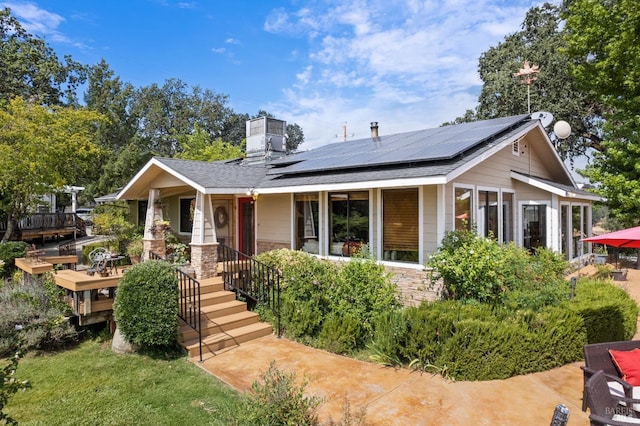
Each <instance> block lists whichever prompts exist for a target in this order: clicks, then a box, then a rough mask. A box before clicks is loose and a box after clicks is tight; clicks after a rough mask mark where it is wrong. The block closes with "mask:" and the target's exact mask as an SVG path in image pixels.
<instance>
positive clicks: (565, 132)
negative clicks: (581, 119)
mask: <svg viewBox="0 0 640 426" xmlns="http://www.w3.org/2000/svg"><path fill="white" fill-rule="evenodd" d="M553 133H555V134H556V136H557V137H558V138H559V139H566V138H568V137H569V135H571V126H570V125H569V123H567V122H566V121H564V120H560V121H557V122H556V124H554V125H553Z"/></svg>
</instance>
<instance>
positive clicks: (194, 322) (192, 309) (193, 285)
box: [149, 251, 202, 362]
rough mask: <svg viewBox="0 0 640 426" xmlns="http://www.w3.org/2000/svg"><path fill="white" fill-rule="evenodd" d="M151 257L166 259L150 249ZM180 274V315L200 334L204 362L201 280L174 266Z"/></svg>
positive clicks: (199, 342)
mask: <svg viewBox="0 0 640 426" xmlns="http://www.w3.org/2000/svg"><path fill="white" fill-rule="evenodd" d="M149 259H152V260H164V261H166V259H164V258H163V257H162V256H160V255H158V254H156V253H154V252H152V251H150V252H149ZM174 269H175V270H176V274H177V276H178V297H179V311H178V317H180V319H181V320H183V321H184V322H185V324H187V325H188V326H189V327H190V328H191V329H192V330H194V331H195V332H196V333H197V334H198V345H199V351H200V362H202V318H201V312H200V281H198V280H197V279H195V278H193V277H192V276H190V275H189V274H187V273H185V272H184V271H182V270H181V269H180V268H177V267H176V268H174Z"/></svg>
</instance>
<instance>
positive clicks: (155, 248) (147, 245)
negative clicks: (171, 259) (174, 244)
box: [142, 238, 167, 260]
mask: <svg viewBox="0 0 640 426" xmlns="http://www.w3.org/2000/svg"><path fill="white" fill-rule="evenodd" d="M142 248H143V250H144V251H143V253H142V260H147V259H149V252H154V253H155V254H157V255H158V256H160V257H166V255H167V246H166V244H165V242H164V238H162V239H153V240H145V239H143V240H142Z"/></svg>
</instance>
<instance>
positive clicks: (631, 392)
mask: <svg viewBox="0 0 640 426" xmlns="http://www.w3.org/2000/svg"><path fill="white" fill-rule="evenodd" d="M636 348H640V340H624V341H619V342H605V343H592V344H589V345H584V348H583V350H584V363H585V365H584V366H583V367H581V368H582V371H583V380H584V383H583V385H584V388H583V393H582V411H586V410H587V400H588V395H587V394H588V390H587V381H588V380H589V379H590V378H591V377H592V376H593V375H594V374H595V373H596V371H599V370H602V371H603V372H604V374H605V375H607V378H608V382H609V388H610V391H611V393H614V394H616V395H618V396H623V397H626V398H636V399H640V386H636V387H634V386H631V385H630V384H629V383H627V382H626V381H625V380H623V379H622V376H621V374H620V372H619V371H618V369H617V367H616V365H615V363H614V362H613V359H612V358H611V354H610V353H609V350H615V351H631V350H633V349H636ZM634 409H636V410H637V411H638V412H640V404H637V406H635V407H634Z"/></svg>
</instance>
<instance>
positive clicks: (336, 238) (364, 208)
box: [329, 191, 369, 256]
mask: <svg viewBox="0 0 640 426" xmlns="http://www.w3.org/2000/svg"><path fill="white" fill-rule="evenodd" d="M329 218H330V222H331V223H330V225H329V229H330V231H331V236H330V238H329V244H330V246H329V253H330V254H332V255H338V256H352V255H353V254H354V253H357V252H359V251H360V248H361V247H362V245H364V244H369V193H368V192H364V191H363V192H342V193H331V194H329Z"/></svg>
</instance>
